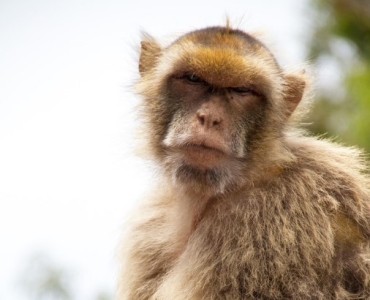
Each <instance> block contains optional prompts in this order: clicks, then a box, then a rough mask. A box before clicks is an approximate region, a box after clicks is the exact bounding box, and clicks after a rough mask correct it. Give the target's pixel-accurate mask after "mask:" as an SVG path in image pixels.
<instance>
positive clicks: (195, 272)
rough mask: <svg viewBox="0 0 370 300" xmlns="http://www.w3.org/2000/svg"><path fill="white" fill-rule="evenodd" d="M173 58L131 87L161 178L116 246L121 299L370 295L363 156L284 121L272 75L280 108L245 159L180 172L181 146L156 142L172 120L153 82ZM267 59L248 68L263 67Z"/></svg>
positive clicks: (275, 84)
mask: <svg viewBox="0 0 370 300" xmlns="http://www.w3.org/2000/svg"><path fill="white" fill-rule="evenodd" d="M217 38H218V39H219V38H220V37H217ZM182 39H184V38H182ZM182 39H180V42H181V41H182ZM191 40H192V41H193V43H195V42H194V40H196V38H195V37H192V38H191ZM202 40H204V39H202ZM152 42H153V41H152ZM231 42H232V41H231ZM188 43H190V42H188ZM180 46H181V47H182V48H183V49H184V48H185V47H184V45H183V44H181V43H180ZM145 47H146V48H150V49H154V51H159V49H160V47H159V46H158V47H157V46H156V45H155V44H153V43H152V44H150V45H148V44H147V45H145ZM172 47H175V48H176V45H175V46H172ZM192 47H193V46H190V48H186V50H185V52H186V53H190V52H191V51H193V50H192ZM251 47H252V48H255V49H257V50H258V49H260V48H261V47H264V46H261V44H259V42H258V43H255V42H253V43H251ZM189 49H190V50H189ZM257 50H256V51H257ZM163 51H165V50H163ZM178 51H179V50H178V49H174V50H173V52H178ZM201 51H203V52H204V49H203V50H201ZM227 51H232V50H230V49H229V48H228V49H227ZM258 51H259V50H258ZM173 52H171V53H173ZM203 52H202V55H203ZM155 53H157V54H155V55H154V56H147V57H144V58H143V57H142V63H143V64H142V65H141V72H146V71H147V70H148V69H151V68H153V67H154V66H156V64H157V62H156V61H158V60H159V61H160V60H165V59H168V57H165V56H161V55H162V54H158V52H155ZM214 54H215V52H214V53H213V55H214ZM171 55H172V54H171ZM204 55H205V56H206V57H209V55H208V54H204ZM263 55H265V57H267V59H268V60H269V63H270V64H271V66H272V65H274V64H275V61H274V60H273V59H272V58H271V57H270V56H269V55H268V53H267V52H264V54H263ZM221 56H222V55H221ZM181 57H184V56H181ZM185 57H186V55H185ZM217 59H220V56H218V58H217ZM217 59H212V62H215V61H216V60H217ZM238 59H239V57H238V58H235V59H234V60H235V61H236V60H238ZM221 60H222V58H221ZM143 61H144V62H143ZM172 62H173V60H172ZM200 63H207V62H204V60H202V61H201V62H200ZM232 63H233V61H231V62H230V64H232ZM238 63H240V62H238ZM253 64H255V61H254V62H253ZM172 66H173V64H170V63H169V62H166V63H163V62H162V64H159V66H158V67H156V69H155V70H153V71H150V72H149V73H146V74H143V80H142V81H141V82H140V83H139V84H138V86H139V88H138V89H139V90H140V93H141V94H142V95H143V97H144V98H145V101H146V102H145V103H144V110H143V112H144V113H143V116H144V117H145V120H147V124H148V125H149V126H150V127H148V128H151V129H150V135H151V136H150V137H148V139H149V146H148V147H149V148H150V151H151V153H152V155H153V157H154V159H155V160H156V161H157V162H159V163H160V165H161V166H162V167H163V168H162V172H161V173H162V175H163V176H162V177H161V178H160V179H159V183H158V186H157V187H156V188H155V190H153V191H152V192H151V193H149V194H148V197H147V199H146V201H144V203H143V204H142V206H141V207H140V209H139V210H138V213H137V214H136V215H135V216H133V218H132V220H131V221H130V225H129V230H128V233H127V235H126V237H125V240H124V243H123V244H122V249H120V251H121V254H120V255H121V257H122V269H121V273H120V277H119V290H118V299H119V300H149V299H150V300H154V299H157V300H218V299H228V300H238V299H263V300H272V299H297V300H298V299H302V300H306V299H307V300H308V299H312V300H313V299H322V300H324V299H325V300H334V299H338V300H339V299H341V300H342V299H370V282H369V280H370V278H369V276H370V243H369V237H370V180H369V177H368V175H367V170H366V167H365V162H364V160H363V158H362V155H361V153H360V152H359V151H358V150H356V149H354V148H344V147H342V146H339V145H336V144H334V143H331V142H328V141H323V140H318V139H316V138H312V137H307V136H305V135H304V134H302V133H301V132H299V131H297V130H295V129H294V128H292V126H291V125H290V124H289V122H288V121H287V120H286V121H285V122H284V124H281V122H282V120H283V119H284V116H287V117H286V118H288V117H289V114H287V113H286V112H285V110H284V108H282V106H283V104H282V102H281V101H283V100H282V98H279V97H281V96H279V95H281V93H284V83H281V82H280V81H279V80H280V79H278V76H277V75H276V78H274V76H275V75H271V76H270V77H267V78H266V80H270V81H272V82H270V83H269V84H268V87H266V90H267V92H268V93H271V94H273V95H271V97H270V98H269V99H272V98H273V99H275V100H274V104H273V105H275V107H274V106H271V107H270V108H269V109H270V111H269V112H268V113H267V115H266V116H267V117H268V118H270V119H273V121H271V122H273V123H272V124H275V125H274V128H273V129H271V126H272V125H271V124H268V125H266V126H268V129H267V131H268V134H266V135H264V134H262V133H261V134H260V133H258V134H259V135H260V136H259V138H258V139H257V140H256V141H255V142H254V143H252V145H249V146H248V148H246V153H247V156H248V158H245V159H240V160H238V161H235V162H233V163H230V165H228V167H227V168H223V169H222V170H223V172H224V173H222V172H221V171H220V172H219V173H217V172H214V173H209V174H208V176H209V178H208V179H209V182H205V181H206V180H208V179H207V176H202V174H198V175H199V178H197V180H192V179H191V178H185V179H184V178H178V177H176V174H175V173H174V171H173V169H174V165H175V164H176V163H174V162H173V161H176V155H175V154H172V153H169V152H166V151H165V150H163V149H162V148H161V147H162V146H161V145H162V142H163V140H165V137H166V136H167V137H168V133H167V132H166V129H165V128H164V127H163V126H167V127H166V128H168V126H170V123H171V122H169V121H168V122H166V121H165V118H166V116H171V115H173V114H174V111H175V110H176V107H175V108H174V107H172V108H171V109H169V108H166V107H165V104H163V103H162V104H160V103H159V100H158V98H160V96H158V95H163V93H162V94H161V92H160V91H159V90H156V89H160V87H158V86H160V80H163V78H164V76H165V75H164V74H167V72H168V70H169V69H171V68H172ZM161 68H162V69H167V71H163V70H162V69H161ZM225 68H227V69H228V68H232V66H230V65H226V67H225ZM264 68H266V66H262V67H261V68H258V67H256V72H255V74H260V73H261V74H262V75H261V76H265V75H264V74H266V73H264V71H261V69H262V70H263V69H264ZM203 69H204V68H202V70H203ZM257 69H258V71H257ZM228 70H229V69H228ZM272 70H273V72H275V71H276V72H277V73H279V71H278V70H279V68H278V67H276V68H273V69H272ZM161 74H162V75H161ZM234 75H235V74H234ZM249 75H250V74H248V76H249ZM161 76H162V78H160V77H161ZM236 76H237V77H239V75H236ZM158 78H159V79H158ZM244 78H245V77H244ZM215 80H216V79H215ZM154 82H156V84H155V85H152V84H153V83H154ZM297 84H299V83H297ZM295 86H296V85H295ZM292 93H293V94H296V93H294V88H293V92H292ZM156 97H157V98H156ZM163 97H164V96H163ZM274 97H275V98H274ZM285 97H286V98H287V97H288V98H289V97H290V96H289V92H286V93H285ZM148 99H149V100H151V101H152V102H148ZM155 99H156V100H155ZM292 99H294V97H293V96H292ZM288 100H289V99H288ZM280 102H281V103H280ZM293 106H295V105H293ZM293 109H294V108H293ZM171 110H172V111H171ZM288 110H289V108H288ZM156 111H158V113H161V114H162V118H164V119H160V118H159V115H155V114H156ZM273 112H275V113H276V114H275V116H272V113H273ZM281 112H283V113H281ZM269 114H270V115H269ZM274 118H275V119H274ZM178 172H179V171H178ZM199 172H200V171H199ZM185 174H187V176H191V175H194V176H196V175H197V173H196V172H191V171H189V172H187V173H186V172H185ZM212 174H213V175H212ZM177 175H178V174H177ZM218 181H222V186H221V185H220V184H219V182H218ZM204 186H205V188H202V187H204Z"/></svg>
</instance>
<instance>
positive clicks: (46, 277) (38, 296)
mask: <svg viewBox="0 0 370 300" xmlns="http://www.w3.org/2000/svg"><path fill="white" fill-rule="evenodd" d="M75 277H76V276H74V274H73V272H71V271H69V270H67V269H66V268H65V267H61V266H59V265H57V264H56V263H55V262H54V260H52V259H51V258H50V257H49V256H48V255H47V254H45V253H42V252H40V253H35V254H32V255H31V256H30V257H29V259H28V260H27V263H26V264H25V268H24V270H23V271H22V274H21V277H20V281H19V285H20V288H21V292H23V294H24V296H25V297H26V298H25V299H29V300H31V299H32V300H74V299H81V297H79V296H78V292H77V290H76V288H77V287H76V286H75V284H76V278H75ZM77 281H78V280H77ZM93 299H95V300H112V299H113V295H112V293H110V292H107V291H100V292H98V293H97V294H96V295H94V297H93Z"/></svg>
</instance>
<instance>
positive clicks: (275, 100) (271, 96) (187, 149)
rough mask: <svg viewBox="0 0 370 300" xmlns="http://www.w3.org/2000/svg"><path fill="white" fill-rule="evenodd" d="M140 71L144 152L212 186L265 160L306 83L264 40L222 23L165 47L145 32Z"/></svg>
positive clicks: (221, 187)
mask: <svg viewBox="0 0 370 300" xmlns="http://www.w3.org/2000/svg"><path fill="white" fill-rule="evenodd" d="M139 71H140V75H141V76H140V80H139V82H138V83H137V85H136V88H137V91H138V93H139V94H140V95H141V96H142V97H143V100H144V101H143V106H142V116H143V119H144V120H145V121H146V122H145V124H146V125H147V126H146V127H145V128H146V132H147V133H148V136H147V139H148V141H149V148H150V151H151V153H152V154H154V157H155V158H156V160H157V161H159V163H160V165H161V166H164V168H163V169H164V170H165V172H166V173H167V174H169V175H170V176H171V177H172V178H173V179H174V180H175V181H181V182H182V183H186V184H187V185H188V186H189V187H191V188H192V189H195V190H197V189H198V188H200V187H201V189H202V190H204V189H205V187H207V189H208V191H211V192H213V193H222V192H224V191H225V189H227V188H230V187H232V186H235V185H240V184H242V183H243V181H245V180H247V177H248V176H247V175H246V174H247V173H248V170H252V169H253V170H257V169H258V168H257V166H256V164H257V162H258V164H259V165H261V164H263V167H269V166H270V167H272V165H273V162H272V161H271V159H270V158H271V157H274V158H277V157H278V156H279V155H278V154H277V153H276V152H279V151H284V149H283V148H284V147H283V146H281V145H280V144H279V141H280V137H281V136H282V135H283V134H284V128H285V127H286V126H287V124H288V119H289V117H290V115H291V114H292V113H293V111H294V109H295V107H296V106H297V104H298V103H299V102H300V100H301V98H302V95H303V91H304V88H305V79H304V77H303V76H302V74H285V72H284V71H283V70H282V68H281V67H280V66H279V65H278V63H277V61H276V59H275V58H274V56H273V55H272V54H271V52H270V51H269V50H268V49H267V47H266V46H265V45H264V44H263V43H261V42H260V41H259V40H258V39H256V38H255V37H253V36H251V35H249V34H247V33H245V32H243V31H240V30H236V29H231V28H229V27H228V26H226V27H211V28H206V29H201V30H197V31H193V32H190V33H188V34H186V35H184V36H182V37H180V38H179V39H177V40H176V41H175V42H173V43H172V44H170V45H169V46H167V47H164V48H162V47H161V46H160V45H159V44H158V43H157V42H156V41H155V40H154V39H153V38H151V37H149V36H145V37H144V39H143V41H142V42H141V53H140V60H139ZM272 154H273V155H272ZM285 157H287V156H286V155H285ZM261 158H262V159H261ZM252 166H253V168H252Z"/></svg>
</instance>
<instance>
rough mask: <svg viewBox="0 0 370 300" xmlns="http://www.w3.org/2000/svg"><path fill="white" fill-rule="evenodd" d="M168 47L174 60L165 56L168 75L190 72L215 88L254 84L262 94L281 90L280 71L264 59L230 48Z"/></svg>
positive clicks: (268, 60)
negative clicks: (167, 61)
mask: <svg viewBox="0 0 370 300" xmlns="http://www.w3.org/2000/svg"><path fill="white" fill-rule="evenodd" d="M171 48H172V49H171V51H169V52H171V54H173V56H172V57H173V59H171V58H169V57H168V56H167V58H169V59H170V60H171V69H172V70H170V73H181V72H182V73H185V72H191V73H194V74H196V75H197V76H199V77H201V78H202V79H203V80H205V81H207V82H208V83H209V84H211V85H214V86H218V87H240V86H245V85H249V84H253V85H255V86H256V87H259V88H260V89H262V90H263V91H264V92H268V90H275V91H276V90H279V89H280V84H281V72H280V69H279V68H277V67H276V66H275V64H274V62H273V61H271V59H268V58H266V57H264V56H260V55H255V54H251V55H244V54H242V53H241V52H240V51H238V50H235V49H233V48H230V47H223V46H221V47H209V46H199V45H198V44H194V43H190V42H187V43H186V45H184V44H183V43H182V44H181V45H178V46H176V47H171ZM174 48H176V49H174ZM164 57H166V56H164ZM167 65H168V64H167Z"/></svg>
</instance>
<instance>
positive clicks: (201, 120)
mask: <svg viewBox="0 0 370 300" xmlns="http://www.w3.org/2000/svg"><path fill="white" fill-rule="evenodd" d="M198 120H199V123H200V124H201V125H204V124H205V123H206V117H205V116H204V115H201V114H198Z"/></svg>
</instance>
